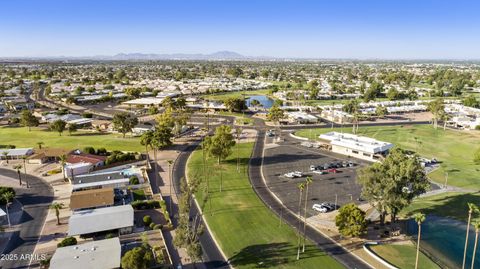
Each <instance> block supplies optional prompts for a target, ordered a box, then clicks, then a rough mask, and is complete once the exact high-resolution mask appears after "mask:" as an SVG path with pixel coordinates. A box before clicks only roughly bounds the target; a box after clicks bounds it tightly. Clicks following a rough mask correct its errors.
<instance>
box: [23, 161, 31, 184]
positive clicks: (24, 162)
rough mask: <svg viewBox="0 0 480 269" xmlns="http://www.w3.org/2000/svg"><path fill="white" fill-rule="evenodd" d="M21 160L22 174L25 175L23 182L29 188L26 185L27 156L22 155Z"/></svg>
mask: <svg viewBox="0 0 480 269" xmlns="http://www.w3.org/2000/svg"><path fill="white" fill-rule="evenodd" d="M22 160H23V175H24V177H25V182H26V183H27V188H30V186H29V185H28V180H27V157H26V156H23V157H22Z"/></svg>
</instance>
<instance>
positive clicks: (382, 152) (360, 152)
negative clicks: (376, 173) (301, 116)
mask: <svg viewBox="0 0 480 269" xmlns="http://www.w3.org/2000/svg"><path fill="white" fill-rule="evenodd" d="M319 138H320V139H322V140H326V141H328V142H329V143H330V145H331V147H332V152H335V153H339V154H342V155H347V156H351V157H354V158H358V159H363V160H367V161H380V160H381V159H383V157H385V156H386V155H387V154H388V151H389V150H390V149H391V148H392V147H393V144H391V143H388V142H383V141H378V140H376V139H373V138H369V137H365V136H358V135H354V134H344V133H339V132H329V133H326V134H321V135H320V136H319Z"/></svg>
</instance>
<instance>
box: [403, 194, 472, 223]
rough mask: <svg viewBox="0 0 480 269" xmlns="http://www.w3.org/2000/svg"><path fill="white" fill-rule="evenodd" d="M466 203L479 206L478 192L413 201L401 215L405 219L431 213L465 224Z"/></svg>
mask: <svg viewBox="0 0 480 269" xmlns="http://www.w3.org/2000/svg"><path fill="white" fill-rule="evenodd" d="M467 203H474V204H476V205H479V204H480V192H476V193H459V192H447V193H441V194H437V195H433V196H428V197H422V198H421V199H415V200H414V201H413V203H412V204H411V205H410V206H408V207H407V208H405V209H404V210H403V211H402V213H401V215H402V216H405V217H406V216H411V215H413V214H414V213H416V212H422V213H425V214H430V213H431V214H435V215H441V216H445V217H450V218H454V219H458V220H462V221H465V222H466V221H467V218H468V206H467Z"/></svg>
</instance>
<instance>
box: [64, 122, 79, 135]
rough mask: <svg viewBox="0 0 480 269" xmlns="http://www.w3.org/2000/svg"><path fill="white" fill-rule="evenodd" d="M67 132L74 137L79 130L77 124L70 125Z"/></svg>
mask: <svg viewBox="0 0 480 269" xmlns="http://www.w3.org/2000/svg"><path fill="white" fill-rule="evenodd" d="M67 130H68V133H69V134H70V135H72V133H74V132H76V131H77V130H78V126H77V124H75V123H70V124H68V128H67Z"/></svg>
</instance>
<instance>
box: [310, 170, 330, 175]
mask: <svg viewBox="0 0 480 269" xmlns="http://www.w3.org/2000/svg"><path fill="white" fill-rule="evenodd" d="M312 173H315V174H319V175H325V174H328V172H327V171H323V170H315V171H312Z"/></svg>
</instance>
